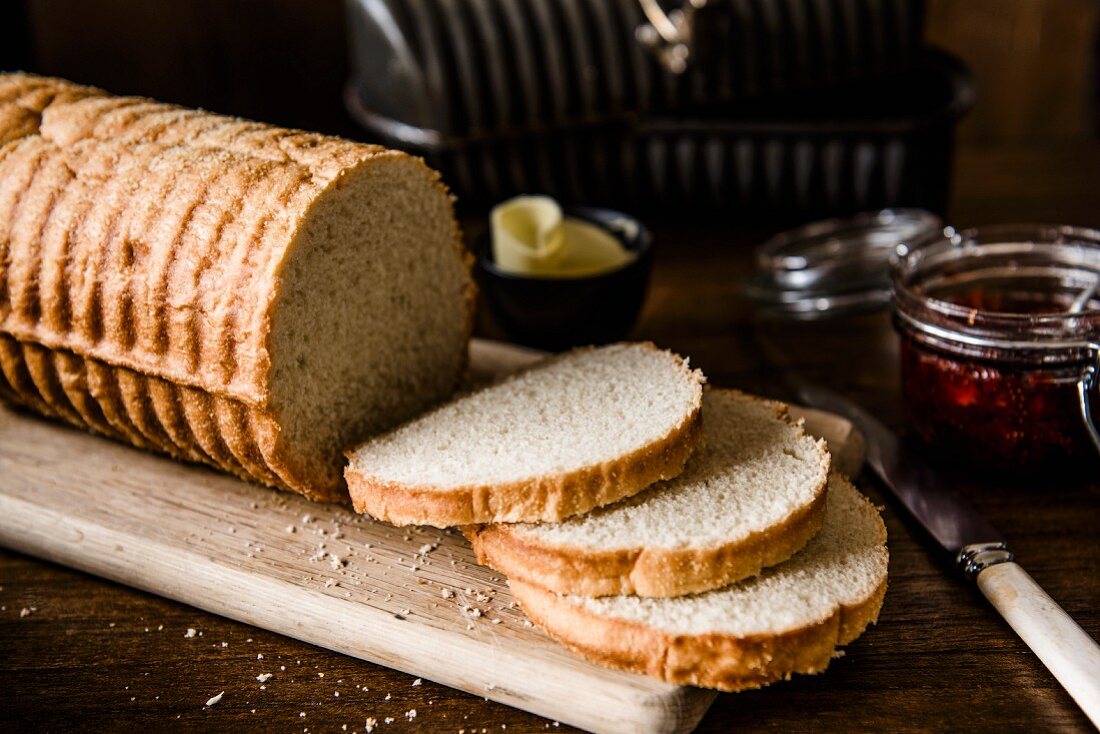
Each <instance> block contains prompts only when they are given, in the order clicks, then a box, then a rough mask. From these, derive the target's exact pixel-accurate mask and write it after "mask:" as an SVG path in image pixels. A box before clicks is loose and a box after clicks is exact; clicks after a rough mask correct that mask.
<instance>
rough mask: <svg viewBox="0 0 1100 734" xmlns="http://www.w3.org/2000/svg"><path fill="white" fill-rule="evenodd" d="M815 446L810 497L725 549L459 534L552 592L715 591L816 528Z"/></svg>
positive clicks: (486, 528) (819, 497)
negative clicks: (603, 544) (595, 545)
mask: <svg viewBox="0 0 1100 734" xmlns="http://www.w3.org/2000/svg"><path fill="white" fill-rule="evenodd" d="M715 389H716V388H708V390H715ZM725 392H730V393H737V394H744V393H740V391H737V390H727V391H725ZM750 397H752V396H750ZM756 399H757V400H760V402H763V403H765V404H767V405H769V406H771V407H773V408H774V409H775V411H776V415H777V416H778V417H779V418H780V419H782V420H784V421H786V422H787V423H789V424H790V425H791V428H792V429H793V430H794V431H795V432H796V433H797V434H798V435H799V436H800V437H803V436H805V435H806V434H805V431H804V430H803V428H802V426H801V425H800V424H796V423H794V422H793V421H791V419H790V417H789V415H788V413H787V406H786V405H785V404H783V403H778V402H774V401H770V400H763V399H759V398H756ZM818 448H819V452H820V455H819V459H820V460H821V461H822V462H824V464H825V471H824V472H823V474H822V478H821V482H820V483H819V484H818V485H817V486H816V487H814V489H813V499H812V500H811V501H810V502H809V503H807V504H805V505H803V506H802V507H799V508H798V509H797V510H795V511H794V512H793V513H791V514H790V515H788V516H787V517H786V518H784V519H783V521H782V522H781V523H779V524H776V525H774V526H772V527H769V528H766V529H764V530H760V531H757V532H755V533H751V534H750V535H748V536H746V537H744V538H739V539H737V540H733V541H729V542H726V543H719V544H715V545H709V546H697V545H691V546H684V547H677V548H662V547H658V546H645V547H624V548H611V549H594V548H590V547H587V546H582V545H576V544H570V543H550V542H544V541H541V540H540V539H538V538H536V537H533V536H532V535H531V534H528V533H524V532H523V531H522V530H517V529H516V528H515V527H513V526H510V525H508V524H506V523H496V524H490V525H475V526H466V527H464V528H463V533H464V534H465V535H466V537H467V538H468V539H469V540H470V543H471V545H472V546H473V548H474V553H475V554H476V555H477V559H478V562H479V563H481V564H483V565H487V566H490V567H491V568H493V569H495V570H497V571H500V572H501V573H503V574H504V575H505V576H507V577H508V578H510V579H516V580H518V581H524V582H526V583H529V584H534V585H536V586H540V587H542V588H543V589H546V590H547V591H553V592H557V593H559V594H576V595H578V596H617V595H635V596H651V597H670V596H683V595H685V594H694V593H698V592H701V591H708V590H710V589H717V588H720V587H722V586H728V585H729V584H732V583H734V582H736V581H740V580H742V579H745V578H748V577H750V576H755V575H756V574H758V573H760V571H761V569H764V568H767V567H768V566H774V565H775V564H777V563H781V562H783V561H785V560H787V559H788V558H790V557H791V556H792V555H794V554H795V553H797V552H798V551H799V550H801V549H802V548H803V547H804V546H805V545H806V543H808V542H809V541H810V539H811V538H813V536H814V535H816V534H817V531H818V530H820V529H821V525H822V523H823V522H824V521H825V505H826V498H827V495H826V487H827V485H828V476H829V464H830V457H829V453H828V451H827V450H826V449H825V447H824V445H821V444H819V446H818ZM658 491H659V490H658Z"/></svg>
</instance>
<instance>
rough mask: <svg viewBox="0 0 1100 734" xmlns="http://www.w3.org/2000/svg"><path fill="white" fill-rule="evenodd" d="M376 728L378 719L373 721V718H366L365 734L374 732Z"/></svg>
mask: <svg viewBox="0 0 1100 734" xmlns="http://www.w3.org/2000/svg"><path fill="white" fill-rule="evenodd" d="M376 726H378V719H374V718H371V717H370V716H368V717H367V727H366V728H367V734H370V733H371V732H372V731H374V727H376Z"/></svg>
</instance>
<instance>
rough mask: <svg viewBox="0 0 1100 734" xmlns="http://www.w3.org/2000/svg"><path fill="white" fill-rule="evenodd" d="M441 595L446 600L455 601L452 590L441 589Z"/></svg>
mask: <svg viewBox="0 0 1100 734" xmlns="http://www.w3.org/2000/svg"><path fill="white" fill-rule="evenodd" d="M439 595H440V596H442V597H443V598H444V599H454V596H455V593H454V592H453V591H451V590H450V589H440V590H439Z"/></svg>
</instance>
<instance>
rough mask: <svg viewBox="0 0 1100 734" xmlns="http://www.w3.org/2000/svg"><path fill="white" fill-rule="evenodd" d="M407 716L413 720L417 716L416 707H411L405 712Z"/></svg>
mask: <svg viewBox="0 0 1100 734" xmlns="http://www.w3.org/2000/svg"><path fill="white" fill-rule="evenodd" d="M405 716H406V717H407V718H408V720H409V721H412V720H413V719H415V718H416V709H409V710H408V711H406V712H405Z"/></svg>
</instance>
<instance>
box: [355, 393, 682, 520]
mask: <svg viewBox="0 0 1100 734" xmlns="http://www.w3.org/2000/svg"><path fill="white" fill-rule="evenodd" d="M701 436H702V422H701V411H700V409H699V408H698V407H696V408H695V409H694V410H693V411H692V412H691V413H690V414H689V415H688V416H687V417H686V418H685V419H684V420H683V421H682V422H681V423H680V425H678V426H677V427H676V428H674V429H672V430H671V431H670V432H669V433H668V434H667V435H665V436H664V437H662V438H661V439H659V440H657V441H655V442H653V443H652V444H649V445H648V446H643V447H642V448H640V449H637V450H636V451H633V452H631V453H629V454H626V455H625V456H621V457H618V458H616V459H614V460H612V461H606V462H603V463H600V464H597V465H595V466H589V467H584V468H581V469H578V470H576V471H572V472H569V473H566V474H560V475H552V476H542V477H535V478H533V479H529V480H524V481H518V482H510V483H507V484H496V485H484V486H474V487H447V488H437V487H409V486H407V485H403V484H392V483H386V482H380V481H377V480H375V479H373V478H372V477H368V476H364V475H362V474H360V473H359V472H357V471H355V470H353V469H352V468H351V467H350V466H349V467H348V468H346V469H345V470H344V477H345V479H346V480H347V483H348V491H349V492H350V494H351V499H352V504H353V505H354V507H355V510H356V511H357V512H362V513H366V514H368V515H371V516H372V517H375V518H378V519H379V520H385V521H386V522H389V523H392V524H394V525H432V526H435V527H454V526H459V525H471V524H475V523H484V522H490V521H498V522H537V521H543V520H561V519H564V518H566V517H571V516H572V515H578V514H581V513H584V512H588V511H589V510H591V509H593V508H595V507H602V506H603V505H607V504H610V503H612V502H615V501H617V500H620V499H623V498H624V497H630V496H631V495H634V494H637V493H638V492H640V491H641V490H643V489H645V488H646V487H648V486H649V485H651V484H653V483H654V482H657V481H660V480H662V479H670V478H672V477H674V476H676V475H677V474H679V473H680V472H681V471H683V469H684V465H685V464H686V463H687V460H688V458H689V457H690V456H691V453H692V452H693V451H694V450H695V447H696V445H697V444H698V442H699V440H700V438H701Z"/></svg>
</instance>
